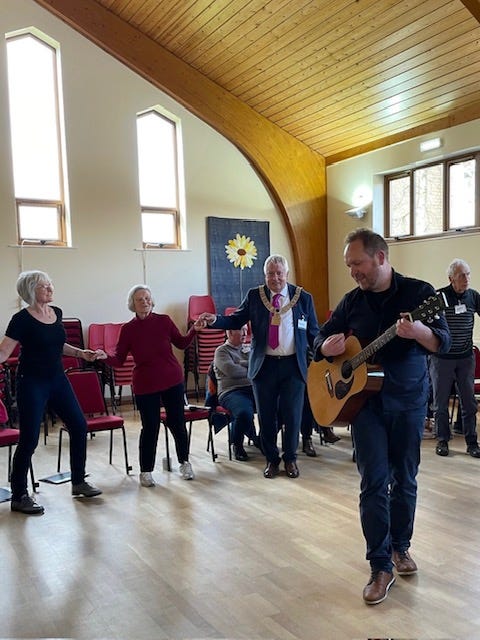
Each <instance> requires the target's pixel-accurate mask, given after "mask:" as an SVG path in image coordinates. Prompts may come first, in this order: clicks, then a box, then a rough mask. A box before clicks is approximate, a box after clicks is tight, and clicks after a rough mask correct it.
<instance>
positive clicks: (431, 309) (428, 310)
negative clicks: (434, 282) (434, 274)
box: [409, 293, 447, 322]
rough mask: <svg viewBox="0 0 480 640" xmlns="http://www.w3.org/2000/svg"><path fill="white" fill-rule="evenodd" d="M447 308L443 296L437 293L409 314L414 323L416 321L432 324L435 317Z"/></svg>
mask: <svg viewBox="0 0 480 640" xmlns="http://www.w3.org/2000/svg"><path fill="white" fill-rule="evenodd" d="M446 306H447V305H446V303H445V298H444V296H443V294H442V293H437V294H436V295H434V296H430V297H429V298H427V299H426V300H425V302H423V303H422V304H421V305H420V306H419V307H417V308H416V309H415V310H414V311H412V312H411V313H409V316H410V319H411V321H412V322H413V321H414V320H422V321H426V322H432V320H433V319H434V318H435V316H437V317H438V316H439V315H440V313H442V311H443V310H444V309H445V307H446Z"/></svg>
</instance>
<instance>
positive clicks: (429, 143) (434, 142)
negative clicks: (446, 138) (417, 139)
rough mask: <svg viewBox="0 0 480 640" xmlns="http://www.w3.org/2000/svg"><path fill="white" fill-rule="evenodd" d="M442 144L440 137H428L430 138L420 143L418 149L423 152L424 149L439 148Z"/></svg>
mask: <svg viewBox="0 0 480 640" xmlns="http://www.w3.org/2000/svg"><path fill="white" fill-rule="evenodd" d="M441 146H443V142H442V139H441V138H430V140H424V141H423V142H421V143H420V151H421V152H422V153H425V151H433V150H434V149H440V147H441Z"/></svg>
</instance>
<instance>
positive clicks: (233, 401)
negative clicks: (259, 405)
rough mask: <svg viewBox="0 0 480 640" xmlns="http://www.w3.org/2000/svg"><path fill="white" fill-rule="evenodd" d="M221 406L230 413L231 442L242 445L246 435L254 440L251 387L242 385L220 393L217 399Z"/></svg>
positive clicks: (253, 408) (253, 401)
mask: <svg viewBox="0 0 480 640" xmlns="http://www.w3.org/2000/svg"><path fill="white" fill-rule="evenodd" d="M218 400H219V402H220V404H221V405H222V407H225V409H228V411H230V413H231V414H232V427H231V429H232V442H233V444H234V445H236V446H239V445H240V446H241V445H243V438H244V436H247V438H250V439H251V440H255V438H256V437H257V434H256V432H255V424H254V422H253V415H254V413H255V398H254V397H253V389H252V387H242V388H241V389H234V390H233V391H228V392H227V393H222V396H221V398H219V399H218Z"/></svg>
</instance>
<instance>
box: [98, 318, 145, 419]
mask: <svg viewBox="0 0 480 640" xmlns="http://www.w3.org/2000/svg"><path fill="white" fill-rule="evenodd" d="M123 324H124V323H123V322H107V323H103V324H91V325H90V326H89V327H88V348H89V349H93V350H95V349H103V350H104V351H106V352H107V353H112V352H113V351H114V350H115V347H116V345H117V342H118V338H119V335H120V330H121V328H122V327H123ZM97 364H98V367H99V369H100V371H101V373H102V382H103V384H104V385H106V386H108V388H109V389H110V397H111V403H112V410H113V411H116V408H117V406H118V405H120V404H121V402H122V389H123V387H126V386H129V387H130V389H131V388H132V375H133V369H134V367H135V363H134V361H133V358H132V356H131V355H130V354H129V355H128V356H127V359H126V360H125V362H124V363H123V365H122V366H121V367H109V366H108V365H106V364H105V363H104V362H102V361H101V360H98V361H97ZM117 388H118V393H117ZM132 400H133V391H132Z"/></svg>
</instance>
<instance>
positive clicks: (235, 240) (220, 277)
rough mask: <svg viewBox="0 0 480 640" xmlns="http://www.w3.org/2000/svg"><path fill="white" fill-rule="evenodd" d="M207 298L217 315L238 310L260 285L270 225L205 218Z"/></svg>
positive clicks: (231, 219)
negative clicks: (208, 264) (228, 310)
mask: <svg viewBox="0 0 480 640" xmlns="http://www.w3.org/2000/svg"><path fill="white" fill-rule="evenodd" d="M207 236H208V248H209V262H210V273H209V275H210V295H211V296H212V298H213V299H214V301H215V306H216V309H217V312H218V313H224V311H225V309H226V308H227V307H238V305H239V304H240V302H241V301H242V300H243V298H244V297H245V294H246V293H247V291H248V290H249V289H251V288H252V287H257V286H258V285H259V284H261V283H262V282H264V280H265V278H264V275H263V263H264V262H265V259H266V258H267V257H268V256H269V255H270V224H269V222H267V221H265V222H263V221H259V220H242V219H236V218H214V217H208V218H207Z"/></svg>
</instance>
